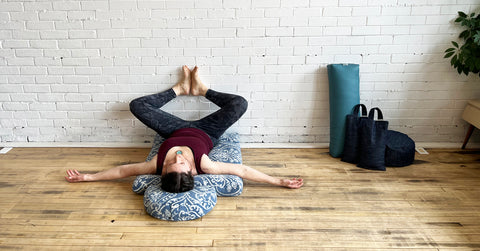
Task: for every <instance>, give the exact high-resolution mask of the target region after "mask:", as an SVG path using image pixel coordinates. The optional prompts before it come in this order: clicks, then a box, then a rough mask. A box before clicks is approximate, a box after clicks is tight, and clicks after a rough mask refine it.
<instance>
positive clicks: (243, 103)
mask: <svg viewBox="0 0 480 251" xmlns="http://www.w3.org/2000/svg"><path fill="white" fill-rule="evenodd" d="M235 106H236V107H237V109H238V112H241V113H242V114H243V113H245V112H246V111H247V108H248V101H247V100H246V99H245V98H244V97H242V96H237V97H236V98H235Z"/></svg>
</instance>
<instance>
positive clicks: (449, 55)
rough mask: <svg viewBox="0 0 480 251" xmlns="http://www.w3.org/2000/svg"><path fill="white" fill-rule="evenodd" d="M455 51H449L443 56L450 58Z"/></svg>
mask: <svg viewBox="0 0 480 251" xmlns="http://www.w3.org/2000/svg"><path fill="white" fill-rule="evenodd" d="M454 53H455V52H454V51H451V52H448V53H447V54H445V56H444V57H443V58H449V57H451V56H452V55H453V54H454Z"/></svg>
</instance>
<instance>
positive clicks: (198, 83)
mask: <svg viewBox="0 0 480 251" xmlns="http://www.w3.org/2000/svg"><path fill="white" fill-rule="evenodd" d="M207 91H208V87H207V86H205V84H203V82H202V80H200V76H199V75H198V67H197V66H195V68H193V70H192V88H191V89H190V94H192V95H194V96H205V94H206V93H207Z"/></svg>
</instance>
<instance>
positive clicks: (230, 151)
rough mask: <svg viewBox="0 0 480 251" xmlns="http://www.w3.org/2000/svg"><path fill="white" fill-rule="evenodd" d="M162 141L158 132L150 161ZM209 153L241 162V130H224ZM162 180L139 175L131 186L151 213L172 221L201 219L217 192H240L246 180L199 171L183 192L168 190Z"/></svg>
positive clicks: (232, 161)
mask: <svg viewBox="0 0 480 251" xmlns="http://www.w3.org/2000/svg"><path fill="white" fill-rule="evenodd" d="M163 141H164V139H163V138H162V137H160V136H159V135H157V136H155V140H154V143H153V146H152V149H151V151H150V154H149V155H148V157H147V161H149V160H151V159H152V158H153V157H154V156H155V155H156V154H157V152H158V148H159V147H160V145H161V143H162V142H163ZM177 153H178V152H177ZM208 156H209V157H210V159H212V160H213V161H220V162H226V163H233V164H241V163H242V153H241V149H240V142H239V140H238V134H236V133H226V134H223V135H222V136H221V137H220V139H219V140H218V142H217V144H216V145H215V146H214V147H213V149H212V151H210V153H209V154H208ZM161 182H162V181H161V177H160V175H139V176H137V177H136V178H135V181H134V182H133V185H132V190H133V191H134V192H135V193H137V194H143V195H144V199H143V204H144V206H145V211H146V212H147V213H148V214H149V215H151V216H152V217H155V218H157V219H162V220H169V221H187V220H195V219H198V218H200V217H202V216H204V215H205V214H207V213H208V212H210V211H211V210H212V209H213V207H214V206H215V205H216V203H217V196H239V195H240V194H241V193H242V191H243V180H242V179H241V178H240V177H238V176H235V175H211V174H201V175H196V176H194V183H195V186H194V189H193V190H190V191H188V192H184V193H169V192H166V191H164V190H162V188H161Z"/></svg>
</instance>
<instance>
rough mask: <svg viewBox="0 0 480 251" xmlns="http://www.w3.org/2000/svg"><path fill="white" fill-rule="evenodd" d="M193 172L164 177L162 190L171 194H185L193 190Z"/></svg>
mask: <svg viewBox="0 0 480 251" xmlns="http://www.w3.org/2000/svg"><path fill="white" fill-rule="evenodd" d="M193 186H194V184H193V175H192V172H188V173H178V172H171V173H167V174H165V175H163V176H162V189H163V190H164V191H167V192H169V193H183V192H187V191H190V190H192V189H193Z"/></svg>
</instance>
